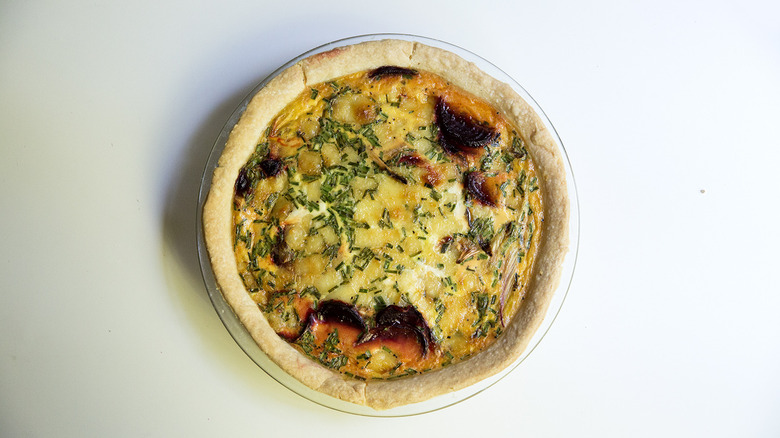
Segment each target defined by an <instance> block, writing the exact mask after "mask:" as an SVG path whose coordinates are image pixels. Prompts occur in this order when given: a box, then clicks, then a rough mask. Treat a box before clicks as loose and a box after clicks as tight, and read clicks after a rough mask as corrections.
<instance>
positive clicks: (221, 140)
mask: <svg viewBox="0 0 780 438" xmlns="http://www.w3.org/2000/svg"><path fill="white" fill-rule="evenodd" d="M384 39H396V40H405V41H412V42H419V43H421V44H425V45H428V46H432V47H436V48H440V49H444V50H447V51H449V52H451V53H454V54H456V55H458V56H460V57H461V58H463V59H465V60H467V61H470V62H472V63H474V64H475V65H476V66H477V67H479V68H480V69H481V70H482V71H484V72H485V73H487V74H488V75H490V76H492V77H493V78H496V79H498V80H500V81H502V82H504V83H506V84H508V85H509V86H510V87H511V88H512V89H513V90H514V91H515V92H516V93H517V94H518V95H520V96H521V97H522V98H523V99H524V100H525V101H526V102H527V103H528V104H529V105H530V106H531V108H532V109H533V110H534V111H535V112H536V114H537V115H538V116H539V118H540V119H541V123H542V124H543V125H544V126H545V127H546V129H547V131H549V133H550V135H551V136H552V138H553V142H554V143H555V144H556V146H557V147H558V148H559V152H560V155H561V157H562V158H563V160H562V161H563V167H564V172H565V177H566V182H567V184H566V190H567V194H568V201H567V202H568V203H569V205H568V208H569V211H570V218H569V223H568V227H569V229H568V235H569V242H570V243H569V253H568V255H567V257H566V259H565V260H564V263H563V267H562V271H561V278H560V283H559V285H558V288H557V290H556V291H555V293H554V294H553V296H552V300H551V302H550V304H549V306H548V307H547V309H546V312H545V314H544V318H543V320H542V322H541V325H540V326H539V328H538V329H537V330H536V331H535V332H534V335H533V337H532V339H531V341H530V343H529V344H528V346H527V347H526V348H525V350H524V351H523V353H522V354H521V355H520V356H519V357H518V358H517V359H516V360H515V361H514V362H513V363H512V364H511V365H510V366H508V367H505V368H504V369H503V370H501V371H500V372H498V373H496V374H494V375H492V376H490V377H488V378H486V379H483V380H481V381H479V382H478V383H476V384H473V385H471V386H469V387H466V388H463V389H460V390H457V391H454V392H450V393H447V394H443V395H439V396H437V397H434V398H431V399H428V400H426V401H423V402H419V403H413V404H408V405H404V406H399V407H395V408H391V409H387V410H381V411H380V410H375V409H373V408H370V407H366V406H361V405H356V404H353V403H349V402H346V401H342V400H339V399H336V398H333V397H330V396H328V395H325V394H323V393H321V392H318V391H316V390H314V389H312V388H309V387H308V386H306V385H304V384H303V383H301V382H300V381H298V380H297V379H296V378H294V377H293V376H291V375H289V374H288V373H287V372H285V371H284V370H283V369H282V368H281V367H280V366H279V365H277V364H276V363H275V362H274V361H273V360H271V359H270V358H269V357H268V356H267V355H266V354H265V353H264V352H263V351H262V350H261V349H260V347H259V346H258V345H257V343H256V342H255V340H254V339H253V338H252V336H251V335H250V334H249V332H248V331H247V330H246V328H245V327H244V325H243V324H242V323H241V322H240V321H239V319H238V317H237V316H236V314H235V313H234V312H233V310H232V308H231V306H230V305H229V304H228V302H227V301H226V300H225V298H224V297H223V294H222V292H221V291H220V288H219V286H218V284H217V282H216V280H215V276H214V272H213V270H212V266H211V263H210V260H209V254H208V251H207V249H206V245H205V239H204V230H203V217H202V211H203V206H204V203H205V201H206V197H207V195H208V192H209V189H210V187H211V183H212V174H213V172H214V169H215V167H216V165H217V162H218V160H219V158H220V156H221V155H222V152H223V149H224V147H225V144H226V142H227V140H228V136H229V134H230V132H231V130H232V128H233V127H234V125H235V124H236V123H237V122H238V120H239V118H240V117H241V115H242V113H243V112H244V111H245V109H246V108H247V105H248V104H249V101H250V100H251V98H252V97H253V96H254V95H255V94H256V93H257V92H258V91H259V90H261V89H262V88H263V87H265V86H266V84H268V83H269V82H270V81H271V80H272V79H273V78H275V77H276V76H277V75H279V74H280V73H281V72H283V71H285V70H286V69H287V68H288V67H290V66H292V65H293V64H295V63H297V62H298V61H300V60H301V59H304V58H307V57H310V56H312V55H315V54H318V53H322V52H326V51H329V50H332V49H334V48H337V47H341V46H347V45H353V44H358V43H363V42H368V41H378V40H384ZM574 184H575V183H574V178H573V173H572V170H571V166H570V163H569V161H568V158H567V156H566V152H565V150H564V149H563V145H562V143H561V141H560V139H559V138H558V136H557V134H556V132H555V129H554V128H553V126H552V124H551V123H550V122H549V120H548V119H547V117H546V116H545V115H544V113H543V112H542V110H541V108H539V106H538V105H537V104H536V103H535V102H534V100H533V99H532V98H531V97H530V95H528V93H527V92H526V91H525V90H524V89H523V88H522V87H521V86H520V85H519V84H518V83H517V82H516V81H514V80H513V79H512V78H510V77H509V76H508V75H507V74H505V73H504V72H503V71H501V70H500V69H498V68H497V67H495V66H494V65H493V64H491V63H489V62H488V61H486V60H484V59H482V58H480V57H479V56H477V55H475V54H473V53H471V52H468V51H466V50H464V49H461V48H459V47H456V46H453V45H451V44H448V43H445V42H442V41H437V40H432V39H429V38H423V37H418V36H411V35H398V34H374V35H364V36H359V37H353V38H348V39H343V40H339V41H334V42H331V43H328V44H326V45H323V46H320V47H318V48H316V49H313V50H311V51H309V52H307V53H304V54H302V55H300V56H298V57H296V58H294V59H292V60H290V61H289V62H287V63H286V64H285V65H283V66H282V67H280V68H279V69H278V70H276V71H275V72H274V73H272V74H271V75H270V76H269V77H268V78H266V79H265V80H263V81H262V82H261V83H260V84H259V85H258V86H257V87H256V88H255V89H254V90H252V92H251V93H250V94H249V95H248V96H247V98H245V99H244V100H243V101H242V103H241V104H240V105H239V107H238V108H237V109H236V110H235V111H234V113H233V114H232V115H231V117H230V118H229V119H228V121H227V122H226V124H225V126H224V128H223V130H222V132H221V133H220V135H219V136H218V138H217V140H216V142H215V144H214V147H213V149H212V151H211V154H210V156H209V159H208V161H207V163H206V167H205V170H204V174H203V178H202V182H201V187H200V193H199V202H198V210H197V218H196V219H197V232H198V234H197V239H198V252H199V260H200V265H201V271H202V274H203V279H204V282H205V285H206V288H207V291H208V293H209V297H210V299H211V301H212V303H213V305H214V308H215V310H216V311H217V313H218V315H219V316H220V318H221V320H222V322H223V324H224V325H225V327H226V328H227V329H228V331H229V333H230V334H231V336H232V337H233V338H234V339H235V341H236V342H237V343H238V344H239V346H240V347H241V348H242V349H243V350H244V352H245V353H246V354H247V355H248V356H249V357H250V358H251V359H252V360H253V361H254V362H255V363H256V364H257V365H259V366H260V367H261V368H262V369H263V370H264V371H265V372H266V373H268V374H269V375H270V376H271V377H273V378H274V379H275V380H277V381H278V382H279V383H281V384H282V385H284V386H285V387H287V388H288V389H290V390H292V391H294V392H295V393H297V394H299V395H301V396H303V397H305V398H307V399H309V400H311V401H313V402H315V403H318V404H320V405H323V406H326V407H329V408H332V409H336V410H339V411H343V412H348V413H352V414H358V415H370V416H404V415H414V414H420V413H424V412H430V411H433V410H436V409H441V408H444V407H446V406H450V405H452V404H455V403H457V402H459V401H462V400H465V399H467V398H469V397H471V396H473V395H475V394H477V393H479V392H481V391H483V390H484V389H486V388H488V387H490V386H492V385H493V384H495V383H496V382H498V381H499V380H501V379H502V378H503V377H504V376H506V375H507V374H508V373H509V372H511V371H512V370H514V369H515V368H517V366H518V365H519V364H520V363H521V362H522V361H523V360H524V359H525V358H526V357H528V355H529V354H530V352H531V351H533V349H534V348H535V347H536V346H537V345H538V344H539V342H540V341H541V339H542V338H543V337H544V335H545V333H546V332H547V331H548V329H549V328H550V326H551V324H552V322H553V321H554V319H555V317H556V315H557V314H558V312H559V310H560V308H561V306H562V304H563V301H564V299H565V297H566V294H567V293H568V289H569V285H570V284H571V279H572V276H573V272H574V266H575V262H576V256H577V247H578V239H579V236H578V229H579V210H578V201H577V195H576V188H575V185H574ZM508 339H512V338H508Z"/></svg>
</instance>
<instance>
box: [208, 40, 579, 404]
mask: <svg viewBox="0 0 780 438" xmlns="http://www.w3.org/2000/svg"><path fill="white" fill-rule="evenodd" d="M388 65H391V66H398V67H404V68H410V69H416V70H421V71H427V72H430V73H433V74H436V75H438V76H440V77H442V78H443V79H445V80H447V81H448V82H450V83H451V84H453V85H454V86H456V87H460V88H462V89H463V90H465V91H467V92H469V93H471V94H473V95H475V96H476V97H478V98H481V99H483V100H485V101H487V102H488V103H489V104H491V105H492V106H493V107H494V108H495V109H496V110H498V111H500V112H501V113H502V115H503V116H504V117H505V118H506V119H508V120H509V121H510V122H511V123H512V124H513V125H514V126H515V127H516V128H517V129H518V131H519V134H520V136H522V138H523V139H524V141H525V144H526V148H527V150H528V153H529V154H530V155H531V157H532V159H533V161H534V164H535V166H536V174H537V177H538V185H539V188H540V191H541V193H542V198H543V205H544V212H543V215H544V222H543V223H542V230H541V234H542V236H543V238H542V241H541V242H540V243H539V245H538V249H537V253H536V261H535V264H534V266H533V271H532V273H531V277H530V280H529V282H528V285H527V289H526V292H525V298H524V300H523V303H522V305H521V306H520V308H519V310H518V311H517V313H516V315H515V316H514V318H512V320H511V321H510V322H509V324H508V325H507V326H506V327H505V329H504V332H503V334H502V335H501V336H500V337H498V339H497V340H496V342H494V343H493V344H492V345H490V346H489V347H488V348H487V349H486V350H484V351H482V352H480V353H478V354H476V355H475V356H473V357H472V358H470V359H468V360H465V361H462V362H458V363H455V364H453V365H450V366H448V367H445V368H441V369H438V370H436V371H431V372H427V373H422V374H417V375H413V376H409V377H404V378H401V379H397V380H378V381H373V380H369V381H364V380H356V379H350V378H347V377H345V376H343V375H342V374H340V373H338V372H335V371H333V370H331V369H329V368H326V367H325V366H323V365H320V364H319V363H317V362H315V361H313V360H311V359H310V358H308V357H306V356H305V355H303V354H302V353H300V352H299V351H298V350H296V349H295V348H294V347H293V346H292V345H291V344H290V343H288V342H287V341H286V340H284V339H283V338H281V337H280V336H279V335H277V333H276V332H275V331H274V330H273V329H272V328H271V326H270V325H269V323H268V321H267V320H266V318H265V316H264V314H263V312H262V311H261V310H260V308H259V307H258V305H257V303H256V302H255V301H254V300H253V299H252V298H251V297H250V295H249V293H248V292H247V290H246V287H245V285H244V283H243V281H242V279H241V277H240V274H239V270H238V266H237V263H236V258H235V253H234V248H233V244H234V222H233V213H234V211H233V202H234V194H235V193H234V188H235V183H236V179H237V178H238V175H239V171H240V169H241V168H242V166H244V164H245V163H246V162H247V160H248V159H249V157H250V156H251V155H252V153H253V152H254V151H255V148H256V145H257V143H258V139H260V138H261V137H262V135H263V133H264V132H265V131H266V129H267V128H268V125H269V122H271V121H272V119H273V118H274V117H276V115H277V114H278V113H279V112H280V111H281V110H282V109H284V108H285V107H286V106H287V105H288V104H289V103H290V102H291V101H293V100H294V99H295V98H296V97H297V96H299V95H300V94H301V93H303V92H304V91H306V90H309V87H310V86H311V85H314V84H318V83H322V82H326V81H329V80H331V79H334V78H338V77H342V76H345V75H349V74H352V73H356V72H360V71H365V70H372V69H376V68H378V67H382V66H388ZM567 193H568V191H567V186H566V178H565V170H564V163H563V157H562V156H561V153H560V150H559V148H558V146H557V144H556V143H555V141H554V140H553V137H552V135H551V134H550V132H549V131H548V130H547V129H546V128H545V126H544V124H543V123H542V121H541V119H540V118H539V116H538V115H537V114H536V113H535V112H534V111H533V109H532V108H531V107H530V106H529V105H528V104H527V103H526V102H525V101H524V100H523V99H522V98H521V97H520V96H518V95H517V93H515V91H514V90H513V89H512V88H511V87H510V86H509V85H507V84H505V83H503V82H500V81H498V80H496V79H494V78H492V77H491V76H489V75H487V74H486V73H484V72H482V71H481V70H480V69H479V68H477V67H476V66H475V65H474V64H472V63H470V62H468V61H466V60H464V59H462V58H460V57H458V56H457V55H455V54H453V53H451V52H448V51H445V50H442V49H439V48H435V47H430V46H427V45H424V44H421V43H417V42H410V41H401V40H382V41H373V42H365V43H360V44H356V45H351V46H345V47H340V48H336V49H333V50H330V51H328V52H324V53H319V54H316V55H313V56H311V57H309V58H306V59H303V60H301V61H299V62H298V63H296V64H294V65H293V66H291V67H289V68H288V69H286V70H285V71H283V72H282V73H280V74H279V75H277V76H276V77H275V78H273V79H272V80H271V81H270V82H269V83H268V84H267V85H266V86H265V87H264V88H262V89H261V90H260V91H258V92H257V94H256V95H255V96H254V97H253V98H252V99H251V100H250V102H249V104H248V106H247V108H246V110H245V111H244V113H243V114H242V116H241V118H240V119H239V121H238V123H236V125H235V126H234V127H233V129H232V131H231V133H230V136H229V138H228V141H227V143H226V145H225V148H224V151H223V153H222V156H221V157H220V159H219V162H218V164H217V167H216V169H215V170H214V174H213V179H212V185H211V188H210V191H209V194H208V198H207V200H206V203H205V206H204V210H203V228H204V235H205V241H206V246H207V249H208V253H209V257H210V259H211V264H212V268H213V271H214V275H215V278H216V280H217V284H218V287H219V289H220V291H221V292H222V294H223V296H224V298H225V300H226V301H227V303H228V304H229V305H230V306H231V308H232V309H233V310H234V312H235V314H236V315H237V316H238V318H239V320H240V321H241V322H242V324H243V325H244V326H245V327H246V329H247V330H248V332H249V333H250V335H251V336H252V338H253V339H254V340H255V342H257V344H258V345H259V347H260V348H261V349H262V350H263V351H264V352H265V353H266V354H267V355H268V356H269V357H270V358H271V359H272V360H273V361H274V362H275V363H277V364H278V365H279V366H280V367H281V368H282V369H284V370H285V371H286V372H287V373H289V374H290V375H292V376H293V377H295V378H296V379H298V380H299V381H301V382H302V383H304V384H305V385H307V386H309V387H310V388H313V389H315V390H317V391H320V392H322V393H324V394H327V395H330V396H333V397H336V398H339V399H341V400H345V401H348V402H352V403H356V404H359V405H366V406H369V407H371V408H374V409H378V410H379V409H389V408H393V407H397V406H401V405H406V404H410V403H416V402H421V401H424V400H427V399H430V398H432V397H435V396H438V395H442V394H445V393H448V392H452V391H456V390H459V389H463V388H466V387H468V386H470V385H472V384H474V383H476V382H478V381H480V380H483V379H485V378H488V377H490V376H492V375H494V374H496V373H498V372H499V371H501V370H503V369H504V368H506V367H507V366H509V365H510V364H512V363H513V362H514V361H515V360H516V359H517V358H518V357H519V356H520V355H521V354H522V352H523V351H524V350H525V348H526V347H527V346H528V343H529V341H530V339H531V337H532V336H533V335H534V333H535V332H536V330H537V328H538V327H539V325H540V324H541V322H542V320H543V318H544V315H545V313H546V310H547V307H548V305H549V303H550V300H551V298H552V295H553V293H554V291H555V290H556V288H557V286H558V283H559V277H560V273H561V269H562V268H561V267H562V262H563V259H564V257H565V255H566V253H567V251H568V239H569V236H568V221H569V201H568V198H567Z"/></svg>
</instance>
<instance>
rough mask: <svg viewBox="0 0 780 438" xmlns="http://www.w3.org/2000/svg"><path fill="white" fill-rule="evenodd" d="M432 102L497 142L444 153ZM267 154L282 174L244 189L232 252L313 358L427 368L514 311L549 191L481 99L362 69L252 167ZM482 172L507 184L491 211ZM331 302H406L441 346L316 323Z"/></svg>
mask: <svg viewBox="0 0 780 438" xmlns="http://www.w3.org/2000/svg"><path fill="white" fill-rule="evenodd" d="M438 98H446V99H447V101H448V102H452V104H453V106H456V107H457V108H458V109H459V110H460V111H461V112H463V113H465V114H467V115H468V116H469V117H471V118H473V120H477V121H479V122H480V123H483V124H485V125H487V126H490V127H491V128H492V129H494V130H495V131H496V132H497V133H498V139H497V140H496V141H495V142H493V143H492V144H490V145H488V146H486V147H485V148H483V149H482V150H480V151H479V153H478V154H476V155H474V156H471V155H469V156H463V157H459V156H454V155H453V154H451V153H448V152H446V151H444V150H443V149H442V147H441V145H440V144H439V140H438V137H437V133H436V132H437V128H436V124H435V115H434V114H435V111H434V104H435V101H436V99H438ZM268 159H273V160H279V161H280V162H281V163H283V166H284V170H283V171H282V172H280V173H279V174H278V175H273V176H263V175H260V176H259V177H256V178H254V179H253V180H252V181H251V185H252V189H251V191H250V192H249V193H248V194H241V195H237V196H236V201H235V204H236V209H235V214H234V222H235V227H236V234H235V235H236V241H235V253H236V260H237V262H238V265H239V271H240V273H241V276H242V279H243V280H244V283H245V285H246V287H247V290H248V291H249V293H250V294H251V295H252V297H253V298H254V300H255V301H256V302H257V303H258V305H260V306H261V308H262V309H263V311H264V313H265V314H266V317H267V318H268V321H269V323H270V324H271V326H272V327H273V328H274V329H275V330H276V331H277V332H278V333H280V335H282V336H285V337H286V338H288V339H290V340H291V341H292V342H294V344H295V345H296V346H297V347H298V348H299V349H301V351H302V352H304V353H306V354H308V355H309V356H311V357H312V358H313V359H315V360H318V361H320V362H321V363H323V364H324V365H326V366H329V367H331V368H334V369H337V370H339V371H341V372H343V373H345V374H346V375H348V376H352V377H356V378H391V377H397V376H403V375H408V374H412V373H417V372H422V371H426V370H430V369H435V368H438V367H441V366H445V365H447V364H449V363H452V362H454V361H458V360H463V359H465V358H467V357H469V356H471V355H473V354H475V353H477V352H478V351H480V350H482V349H484V348H485V347H486V346H487V345H489V344H491V343H492V342H493V341H494V340H495V338H496V337H498V336H499V335H500V334H501V332H502V329H503V327H504V325H505V324H506V323H507V322H508V321H510V320H511V318H512V316H513V315H514V314H515V313H516V312H517V309H518V308H519V306H520V303H521V301H522V298H523V293H524V290H525V287H526V283H527V277H528V275H529V272H530V270H531V268H532V265H533V255H534V253H535V251H536V246H537V244H538V242H539V240H540V229H541V227H540V225H541V221H542V220H543V218H542V215H541V212H542V205H541V196H540V193H539V190H538V186H537V185H536V183H535V182H536V175H535V171H534V165H533V162H532V160H531V159H530V157H529V156H528V155H527V153H526V152H525V150H524V148H523V140H522V138H520V136H519V135H518V134H517V133H516V132H515V130H513V129H512V127H511V125H510V124H509V123H508V122H507V121H506V120H505V119H504V118H503V117H501V115H500V114H498V113H497V112H496V111H495V110H494V109H493V108H491V107H490V106H489V105H487V104H486V103H485V102H482V101H479V100H477V99H476V98H474V97H472V96H470V95H468V94H467V93H465V92H463V91H461V90H458V89H456V88H454V87H452V86H450V85H449V84H447V83H446V82H444V81H443V80H442V79H440V78H439V77H437V76H434V75H432V74H429V73H425V72H419V73H418V74H416V75H414V76H411V77H403V76H389V77H381V78H378V79H376V78H375V79H371V78H368V77H367V72H362V73H357V74H354V75H351V76H347V77H343V78H339V79H337V80H334V81H331V82H329V83H325V84H319V85H317V86H314V87H312V89H311V91H310V92H307V93H304V94H303V95H301V96H300V97H299V98H298V99H296V100H295V101H294V102H292V103H290V105H289V106H288V107H287V108H286V109H285V110H284V111H282V112H281V113H280V114H279V115H278V116H277V117H276V119H275V120H274V122H273V123H272V125H271V127H270V128H269V130H268V131H267V133H266V134H265V135H264V136H263V137H262V138H260V139H259V141H258V149H257V152H256V154H255V155H254V156H253V157H252V158H251V159H250V161H249V163H248V164H247V168H251V167H252V166H257V164H258V163H259V162H261V161H262V160H268ZM472 171H479V172H482V173H484V174H485V175H486V176H487V177H486V181H487V183H486V184H492V186H490V187H489V189H490V190H492V191H493V192H494V193H500V195H499V196H498V199H499V201H498V202H496V203H495V205H485V204H484V203H481V202H479V200H478V199H474V198H473V197H472V196H470V195H469V193H467V190H466V189H465V188H464V175H466V173H467V172H472ZM502 287H503V289H502ZM325 300H338V301H341V302H344V303H349V304H351V305H353V306H354V308H355V309H356V310H357V312H358V313H359V314H360V315H361V316H362V318H363V319H364V320H365V321H366V322H367V325H368V327H369V328H370V326H371V323H372V321H373V318H374V317H375V316H376V315H377V311H378V310H379V309H381V308H382V307H384V306H387V305H397V306H401V307H410V306H411V307H413V308H414V309H416V310H417V312H419V314H420V315H421V316H422V317H423V319H424V320H425V324H426V325H427V326H428V327H429V328H430V333H431V334H432V337H433V343H434V345H433V347H432V349H431V351H430V352H425V353H423V354H416V355H415V354H413V352H414V348H410V347H409V346H408V345H406V344H409V340H408V339H406V340H405V341H404V340H403V339H401V340H399V339H378V340H377V339H371V340H366V339H365V334H366V333H362V334H361V333H357V334H353V335H354V336H352V335H350V336H352V337H350V336H347V334H346V333H348V332H349V333H351V332H350V330H352V329H351V328H345V327H340V329H339V327H337V326H333V327H330V328H328V327H326V328H325V329H322V330H324V331H322V330H320V331H317V332H316V333H315V331H314V330H315V328H314V326H317V327H319V326H321V325H323V324H320V323H318V322H316V321H315V322H314V323H312V322H311V314H312V312H313V311H314V309H316V308H317V306H318V303H321V302H324V301H325ZM307 318H308V320H307ZM307 321H308V322H307ZM334 327H335V328H336V330H335V331H334V330H332V329H333V328H334ZM304 328H305V329H306V331H303V332H302V330H303V329H304ZM328 330H330V331H328ZM328 333H330V335H332V334H333V333H338V335H337V336H336V337H331V336H330V335H328V336H326V335H327V334H328ZM361 336H362V337H363V339H362V340H361ZM363 341H365V342H363ZM369 341H370V342H369ZM404 342H405V343H406V344H404ZM404 345H406V346H404ZM410 351H411V352H410Z"/></svg>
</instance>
